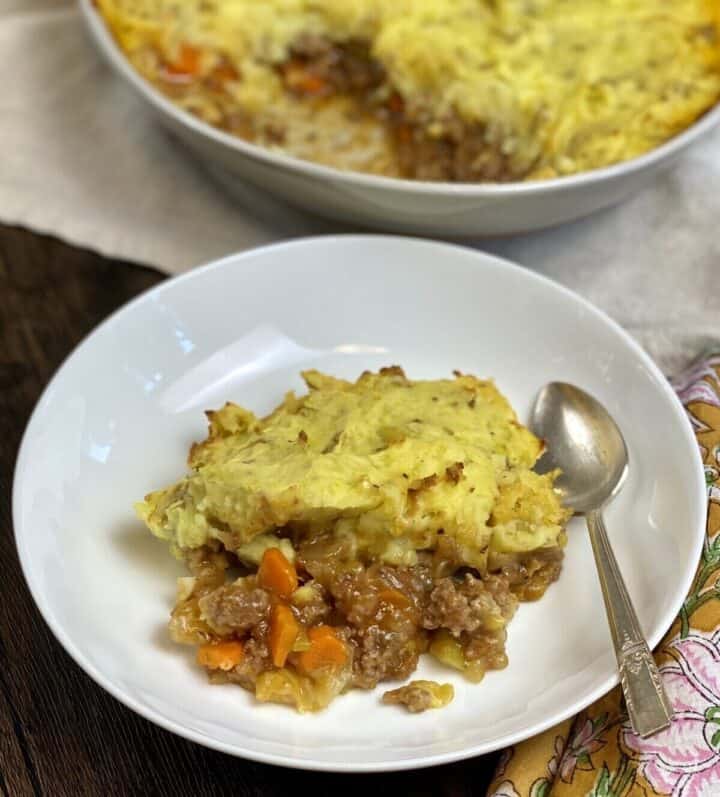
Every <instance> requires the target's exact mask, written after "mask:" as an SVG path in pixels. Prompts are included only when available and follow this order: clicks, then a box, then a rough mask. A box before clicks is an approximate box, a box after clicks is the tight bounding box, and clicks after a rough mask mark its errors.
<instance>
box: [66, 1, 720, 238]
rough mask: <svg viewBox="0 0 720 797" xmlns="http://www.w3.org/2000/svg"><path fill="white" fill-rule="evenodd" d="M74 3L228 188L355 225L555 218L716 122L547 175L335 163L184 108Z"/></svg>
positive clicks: (630, 188) (718, 112)
mask: <svg viewBox="0 0 720 797" xmlns="http://www.w3.org/2000/svg"><path fill="white" fill-rule="evenodd" d="M80 7H81V9H82V11H83V13H84V17H85V19H86V21H87V23H88V26H89V29H90V32H91V33H92V36H93V38H94V39H95V41H96V43H97V44H98V46H99V48H100V50H101V51H102V53H103V54H104V56H105V57H106V58H107V60H108V61H109V63H110V64H111V65H112V66H113V67H114V69H115V70H116V71H117V72H118V73H119V74H120V75H122V76H123V77H124V78H125V79H126V80H127V81H128V82H129V83H130V85H132V86H133V87H134V88H135V90H136V91H137V92H138V93H139V94H140V96H141V97H143V99H144V100H145V101H146V102H147V104H148V107H149V108H151V109H152V110H153V111H154V112H155V113H156V115H157V116H158V118H159V120H160V121H161V122H162V123H163V124H164V125H165V126H166V127H168V128H169V129H170V130H171V131H173V132H174V133H176V134H177V135H178V136H179V137H180V138H181V139H182V140H183V141H184V142H185V143H186V144H187V145H188V146H189V147H190V148H191V149H192V150H193V151H194V152H195V153H196V154H197V155H198V156H199V157H200V159H201V160H202V161H203V162H204V163H205V164H206V166H207V167H208V168H209V169H210V170H211V171H212V172H213V173H214V174H215V175H216V176H217V177H218V178H219V179H220V180H221V181H222V182H223V183H224V184H225V185H226V186H227V187H228V188H229V189H230V190H231V191H232V189H233V186H237V185H238V184H240V185H241V184H242V183H243V182H245V181H249V182H251V183H253V184H255V185H257V186H259V187H261V188H263V189H265V190H267V191H269V192H270V193H272V194H274V195H276V196H278V197H280V198H282V199H284V200H286V201H288V202H290V203H292V204H294V205H297V206H299V207H302V208H306V209H308V210H312V211H316V212H317V213H320V214H322V215H325V216H329V217H332V218H337V219H341V220H343V221H346V222H351V223H352V224H354V225H367V226H370V227H375V228H378V229H384V230H390V231H394V232H414V233H420V234H424V235H473V236H487V235H504V234H510V233H518V232H527V231H530V230H537V229H541V228H544V227H550V226H553V225H556V224H561V223H563V222H566V221H570V220H572V219H577V218H580V217H582V216H586V215H588V214H589V213H592V212H593V211H596V210H599V209H601V208H605V207H609V206H611V205H614V204H616V203H618V202H620V201H621V200H623V199H625V198H626V197H627V196H629V195H630V194H632V193H633V192H635V191H637V190H639V189H640V188H642V187H643V186H645V185H647V184H648V183H649V182H651V181H652V179H653V178H654V177H655V175H656V174H657V173H658V172H660V171H661V170H663V169H666V168H668V167H669V166H670V165H671V164H673V163H674V162H675V161H676V160H677V158H678V157H679V156H680V155H681V154H682V152H683V151H684V150H685V149H687V147H688V146H690V144H692V143H693V142H694V141H696V140H697V139H699V138H700V137H701V136H703V135H704V134H705V133H708V132H709V131H710V130H712V128H713V127H714V126H715V125H716V124H718V122H720V106H716V107H715V108H714V109H712V110H711V111H709V112H708V113H707V114H705V116H703V117H702V118H701V119H700V120H699V121H698V122H696V123H695V124H694V125H693V126H692V127H690V128H688V129H687V130H686V131H685V132H683V133H682V134H680V135H678V136H676V137H675V138H673V139H671V140H670V141H668V142H667V143H665V144H663V145H662V146H660V147H658V148H657V149H655V150H653V151H652V152H649V153H648V154H646V155H643V156H642V157H639V158H635V159H633V160H630V161H627V162H626V163H621V164H619V165H616V166H610V167H608V168H604V169H597V170H595V171H592V172H586V173H584V174H579V175H575V176H570V177H562V178H559V179H554V180H540V181H535V182H526V183H509V184H504V185H500V184H498V185H493V184H471V183H430V182H423V181H418V180H399V179H395V178H389V177H376V176H374V175H367V174H359V173H355V172H344V171H340V170H338V169H333V168H329V167H326V166H320V165H318V164H315V163H311V162H309V161H303V160H300V159H298V158H293V157H290V156H287V155H282V154H278V153H275V152H270V151H268V150H266V149H264V148H262V147H259V146H256V145H254V144H250V143H248V142H246V141H243V140H242V139H239V138H237V137H235V136H232V135H229V134H228V133H224V132H222V131H221V130H218V129H216V128H214V127H212V126H211V125H208V124H206V123H205V122H202V121H200V120H199V119H198V118H197V117H195V116H193V115H192V114H190V113H187V112H185V111H183V110H182V109H180V108H179V107H178V106H176V105H174V104H173V103H172V102H170V101H169V100H168V99H166V98H165V97H164V96H163V95H162V94H161V93H160V92H159V91H157V90H156V89H155V88H154V87H153V86H152V85H151V84H150V83H148V82H147V81H146V80H145V79H144V78H142V77H141V76H140V75H139V74H138V73H137V72H136V71H135V69H134V68H133V67H132V66H131V65H130V63H129V62H128V61H127V59H126V58H125V56H124V55H123V53H122V51H121V50H120V49H119V47H118V46H117V44H116V43H115V40H114V39H113V37H112V35H111V34H110V33H109V31H108V29H107V27H106V26H105V23H104V21H103V20H102V17H101V16H100V15H99V13H98V11H97V10H96V9H95V8H94V6H93V5H92V2H91V0H80Z"/></svg>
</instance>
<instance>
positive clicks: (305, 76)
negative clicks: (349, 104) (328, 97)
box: [283, 59, 330, 96]
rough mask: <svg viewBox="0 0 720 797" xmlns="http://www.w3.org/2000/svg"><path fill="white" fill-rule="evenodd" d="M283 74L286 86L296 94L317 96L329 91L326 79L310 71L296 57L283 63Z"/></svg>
mask: <svg viewBox="0 0 720 797" xmlns="http://www.w3.org/2000/svg"><path fill="white" fill-rule="evenodd" d="M283 74H284V77H285V84H286V85H287V87H288V88H289V89H290V90H291V91H295V92H297V93H298V94H307V95H310V96H319V95H322V94H329V93H330V86H329V84H328V83H327V81H326V80H324V79H323V78H322V77H320V75H316V74H314V73H313V72H310V71H309V70H308V69H307V67H306V66H305V64H304V63H303V62H302V61H300V60H298V59H294V60H292V61H289V62H288V63H287V64H285V66H284V68H283Z"/></svg>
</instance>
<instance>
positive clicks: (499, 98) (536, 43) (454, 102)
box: [97, 0, 720, 180]
mask: <svg viewBox="0 0 720 797" xmlns="http://www.w3.org/2000/svg"><path fill="white" fill-rule="evenodd" d="M97 3H98V6H99V8H100V10H101V11H102V13H103V14H104V15H105V17H106V19H107V20H108V22H109V24H110V27H111V28H112V30H113V31H114V33H115V35H116V37H117V39H118V41H119V42H120V44H121V46H122V47H123V48H124V50H125V51H126V53H127V54H128V55H129V57H130V58H131V60H132V61H133V63H134V64H135V65H136V67H138V68H139V69H140V70H141V71H142V72H143V73H144V74H145V75H146V76H147V77H149V78H150V79H151V80H153V81H154V82H156V83H157V84H159V85H160V86H161V87H163V88H165V89H166V90H167V91H168V93H170V94H171V96H173V97H174V98H175V99H176V100H177V101H178V102H180V103H181V104H183V105H184V106H185V107H187V108H188V109H189V110H191V111H193V112H195V113H197V114H199V115H201V116H202V117H203V118H205V119H206V120H207V121H210V122H211V123H214V124H218V125H220V126H222V127H226V128H227V129H230V130H231V131H233V132H236V133H237V134H239V135H242V136H244V137H246V138H250V139H251V140H255V141H258V143H261V144H264V145H266V146H270V147H276V148H280V149H284V150H286V151H289V152H291V153H292V154H296V155H299V156H300V157H309V158H312V159H315V160H319V161H321V162H326V163H330V164H331V165H336V166H340V167H341V168H342V167H344V168H356V169H362V170H369V171H378V172H381V173H387V174H396V175H401V176H410V177H419V178H427V179H450V180H452V179H462V180H508V179H536V178H541V177H551V176H558V175H565V174H572V173H575V172H580V171H586V170H589V169H593V168H597V167H600V166H605V165H608V164H611V163H616V162H619V161H623V160H626V159H628V158H632V157H634V156H636V155H639V154H641V153H643V152H647V151H648V150H650V149H652V148H654V147H656V146H658V145H659V144H661V143H662V142H664V141H666V140H667V139H668V138H670V137H672V136H673V135H675V134H676V133H678V132H680V131H681V130H683V129H685V128H686V127H688V126H689V125H690V124H692V123H693V122H694V121H695V120H696V119H697V118H698V117H699V116H700V115H702V114H703V113H704V112H705V111H706V110H708V108H710V107H711V106H712V105H714V104H715V103H716V102H717V101H718V99H719V98H720V5H718V4H717V2H715V0H583V2H576V0H393V2H387V1H386V0H266V2H256V1H255V0H183V1H182V2H180V1H179V0H97ZM348 48H349V49H348ZM359 61H363V62H364V63H365V67H366V69H365V77H364V78H363V79H361V78H360V77H358V75H360V71H359V70H358V69H357V68H356V67H357V65H358V62H359ZM348 63H349V64H350V67H348ZM348 75H350V78H349V79H348ZM348 98H351V99H352V102H349V101H348ZM308 103H309V105H310V107H311V108H312V113H311V114H309V113H308ZM241 117H242V118H241ZM313 127H314V135H313ZM320 128H322V129H320ZM343 131H344V133H345V138H346V139H347V138H348V137H349V138H350V140H352V142H353V144H354V146H349V145H347V144H345V143H343V142H344V140H343V136H342V133H343ZM353 149H356V150H357V149H360V150H361V153H360V154H358V153H357V152H356V153H355V154H353ZM428 158H429V159H430V160H431V161H432V163H431V164H429V165H428V164H427V163H424V161H426V160H427V159H428Z"/></svg>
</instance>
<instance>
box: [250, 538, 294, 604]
mask: <svg viewBox="0 0 720 797" xmlns="http://www.w3.org/2000/svg"><path fill="white" fill-rule="evenodd" d="M258 583H259V584H260V586H261V587H265V589H269V590H270V591H271V592H274V593H275V594H276V595H277V596H278V597H280V598H289V597H290V596H291V595H292V594H293V592H295V590H296V589H297V586H298V577H297V573H296V572H295V568H294V567H293V564H292V562H288V560H287V559H286V558H285V555H284V554H283V552H282V551H281V550H280V549H279V548H268V549H267V550H266V551H265V553H264V554H263V558H262V559H261V561H260V567H259V568H258Z"/></svg>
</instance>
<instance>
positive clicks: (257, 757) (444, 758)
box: [12, 234, 707, 772]
mask: <svg viewBox="0 0 720 797" xmlns="http://www.w3.org/2000/svg"><path fill="white" fill-rule="evenodd" d="M328 239H330V240H333V239H341V240H343V241H344V242H346V243H347V244H352V243H353V242H358V241H362V240H367V239H372V240H376V241H380V242H382V241H383V240H388V241H397V240H398V239H404V240H406V241H409V242H415V243H422V244H425V245H430V246H435V247H438V248H440V249H445V250H460V251H462V252H463V253H467V252H468V251H469V250H468V249H467V247H462V246H458V245H455V244H445V243H438V242H431V241H427V240H424V239H422V238H417V237H410V236H395V235H352V234H351V235H333V236H312V237H307V238H299V239H294V240H290V241H283V242H280V243H275V244H270V245H267V246H261V247H257V248H255V249H250V250H248V251H246V252H242V253H239V254H233V255H228V256H226V257H223V258H221V259H220V260H216V261H213V262H212V263H209V264H207V265H205V266H200V267H198V268H196V269H193V270H192V271H189V272H186V273H185V274H181V275H179V276H176V277H172V278H171V279H168V280H166V281H164V282H162V283H160V284H159V285H157V286H155V287H153V288H150V289H149V290H147V291H145V292H143V293H141V294H140V295H139V296H137V297H135V298H134V299H132V300H131V301H130V302H128V303H126V304H125V305H123V306H122V307H120V308H118V309H117V310H116V311H115V312H113V313H112V314H111V315H110V316H109V317H108V318H106V319H105V320H104V321H103V322H102V323H101V324H99V325H98V326H97V327H96V328H95V329H94V330H93V331H92V332H90V334H89V335H88V336H87V337H86V338H85V339H84V340H83V341H81V342H80V343H79V344H78V346H76V347H75V349H73V351H71V352H70V354H69V355H68V356H67V357H66V359H65V360H64V362H63V363H62V365H61V366H60V367H59V368H58V370H57V371H56V373H55V375H54V376H53V377H52V379H51V380H50V382H49V383H48V385H47V387H46V388H45V390H44V391H43V393H42V395H41V396H40V398H39V400H38V402H37V405H36V407H35V409H34V410H33V412H32V414H31V416H30V419H29V421H28V424H27V427H26V429H25V433H24V435H23V439H22V442H21V444H20V449H19V453H18V458H17V462H16V465H15V474H14V483H13V497H12V506H13V527H14V535H15V545H16V547H17V551H18V556H19V559H20V565H21V568H22V571H23V575H24V577H25V581H26V583H27V584H28V587H29V589H30V593H31V595H32V597H33V600H34V601H35V604H36V606H37V607H38V609H39V611H40V614H41V615H42V617H43V619H44V620H45V622H46V623H47V624H48V626H49V627H50V629H51V631H52V632H53V634H54V635H55V637H56V638H57V639H58V641H59V642H60V643H61V645H62V646H63V647H64V648H65V650H66V651H67V653H68V654H69V655H70V656H71V657H72V659H73V660H74V661H75V663H76V664H78V665H79V666H80V667H81V669H83V670H84V671H85V672H86V673H87V674H88V675H89V676H90V677H91V678H92V679H93V680H94V681H95V682H96V683H97V684H98V685H99V686H101V687H102V688H103V689H105V690H106V691H107V692H109V693H110V694H111V695H112V696H113V697H114V698H116V699H117V700H119V701H120V702H121V703H123V704H124V705H125V706H127V707H128V708H129V709H131V710H132V711H134V712H136V713H137V714H139V715H140V716H142V717H144V718H145V719H148V720H150V721H151V722H153V723H155V724H156V725H159V726H160V727H162V728H164V729H165V730H168V731H171V732H173V733H175V734H177V735H179V736H181V737H184V738H186V739H189V740H191V741H193V742H197V743H198V744H201V745H203V746H205V747H210V748H212V749H215V750H219V751H221V752H224V753H229V754H231V755H235V756H240V757H242V758H247V759H250V760H253V761H260V762H262V763H267V764H276V765H279V766H286V767H291V768H294V769H308V770H317V771H327V772H389V771H397V770H406V769H419V768H422V767H429V766H437V765H440V764H446V763H451V762H453V761H460V760H464V759H467V758H472V757H473V756H477V755H482V754H485V753H489V752H493V751H495V750H498V749H501V748H504V747H507V746H509V745H513V744H516V743H518V742H521V741H523V740H525V739H527V738H529V737H531V736H535V735H537V734H539V733H542V732H543V731H544V730H546V729H547V728H550V727H552V726H553V725H556V724H558V723H559V722H562V721H563V720H565V719H568V718H569V717H572V716H574V715H575V714H577V713H578V712H579V711H582V710H583V709H584V708H586V707H587V706H589V705H591V704H592V703H593V702H595V701H596V700H597V699H598V698H600V697H602V696H603V695H604V694H606V693H607V692H609V691H610V689H612V688H613V687H614V686H616V685H617V683H618V682H619V678H618V675H617V674H614V675H612V676H611V677H609V678H607V679H606V680H605V681H604V682H603V683H601V684H600V685H599V686H597V687H596V688H595V689H593V690H591V691H590V692H588V693H587V694H586V695H585V696H584V697H582V698H581V699H578V700H577V701H575V702H574V703H572V704H570V705H568V706H565V707H564V708H562V709H560V710H558V711H556V712H554V713H552V714H550V715H548V716H547V717H546V718H545V719H544V720H543V721H542V722H536V723H534V724H532V725H530V726H528V727H527V728H525V729H524V730H522V731H516V732H513V733H507V734H505V735H503V736H499V737H497V738H495V739H494V740H492V742H485V743H482V744H480V745H473V746H468V747H466V748H463V749H461V750H454V751H451V752H448V753H441V754H431V755H425V756H420V757H417V758H409V759H403V760H401V761H397V762H386V761H383V762H377V761H369V762H354V763H350V764H345V763H342V762H329V761H326V760H324V759H322V758H317V759H310V758H307V759H303V760H302V761H298V760H295V759H289V758H288V757H286V756H284V755H276V754H266V753H261V752H258V751H256V750H254V749H253V748H251V747H242V746H240V745H234V744H227V743H224V742H221V741H219V740H217V739H213V738H212V737H209V736H206V735H204V734H201V733H197V732H195V731H192V730H190V729H188V728H186V727H185V726H183V725H182V724H180V723H179V722H176V721H174V720H172V719H169V718H168V717H166V716H164V715H163V714H162V713H161V712H159V711H156V710H153V709H151V708H150V707H148V706H146V705H144V704H142V703H140V702H139V701H137V700H135V699H133V698H132V697H130V696H129V695H127V694H126V693H125V692H124V691H123V690H122V689H121V688H119V687H118V686H116V685H115V684H114V683H113V682H112V681H111V680H110V679H109V678H107V677H106V676H105V675H104V674H103V673H102V671H101V670H100V669H99V668H97V667H96V666H95V665H93V664H92V663H91V662H90V661H89V660H88V658H87V657H86V656H85V655H84V653H83V651H82V650H81V649H80V647H79V646H77V645H76V644H75V643H74V642H73V641H72V639H71V638H70V637H69V636H68V635H67V634H66V633H65V631H64V630H63V628H62V626H61V624H60V623H59V622H56V621H55V620H54V617H53V614H52V612H50V611H49V608H48V606H47V605H46V603H45V601H44V600H43V598H42V592H41V589H40V586H39V585H38V584H36V583H35V581H34V580H33V577H32V575H31V573H32V569H31V568H30V565H29V554H28V552H27V549H26V548H25V545H24V543H23V538H24V537H25V536H26V534H27V532H26V531H25V530H24V529H22V528H19V518H21V517H22V512H21V507H20V490H19V486H18V485H19V480H18V474H20V473H21V472H23V471H24V470H25V469H26V468H27V466H28V463H27V462H26V459H27V448H28V447H29V444H28V440H29V439H30V437H31V435H32V430H33V425H34V421H35V417H36V415H37V414H39V412H40V411H41V410H42V409H43V408H44V406H45V404H46V403H47V402H48V401H49V400H50V397H51V395H52V393H53V389H54V387H55V385H56V384H57V383H58V382H59V381H60V380H61V379H62V376H63V372H64V370H65V368H66V367H67V366H68V364H69V362H70V360H71V359H72V358H73V357H74V356H75V355H77V354H78V353H79V352H81V351H82V350H84V349H85V348H86V347H87V346H91V345H92V344H93V341H94V339H95V337H96V336H97V335H99V334H100V332H101V331H102V330H104V329H105V328H106V327H108V326H110V325H112V324H113V323H115V321H116V320H117V319H118V318H119V317H120V316H121V315H123V314H124V313H126V312H129V311H130V310H131V309H132V308H133V307H134V306H135V305H137V304H140V303H143V302H147V301H152V300H153V299H156V298H158V297H160V296H161V295H162V294H163V293H164V292H165V291H167V290H168V289H170V288H172V287H173V286H175V285H177V284H178V283H184V282H192V281H193V280H196V279H200V278H202V276H203V275H204V274H205V273H207V272H209V271H213V270H216V269H222V268H225V267H227V266H230V265H231V264H232V267H233V268H235V269H239V268H242V266H243V262H244V261H245V260H246V259H249V258H254V257H256V256H257V255H258V254H268V255H270V254H272V253H273V252H276V251H279V250H282V249H287V248H293V247H298V246H308V245H312V242H313V241H315V240H325V241H327V240H328ZM478 254H479V255H481V256H482V259H485V260H489V261H491V262H494V263H495V264H497V265H499V266H502V267H503V268H507V269H511V270H514V271H516V272H522V274H523V278H524V279H527V280H530V281H535V282H541V283H544V284H549V285H550V286H552V288H553V289H555V290H557V291H558V292H560V293H561V294H563V295H564V296H565V297H566V298H567V299H568V300H570V301H572V302H578V303H580V304H581V305H582V307H583V308H584V310H585V311H586V312H587V313H588V314H590V315H593V316H595V317H596V318H599V319H600V320H602V321H603V322H604V323H605V324H606V325H607V326H609V327H610V328H612V329H613V330H614V331H615V332H616V333H617V334H619V335H620V337H621V338H622V339H623V340H624V342H625V343H626V344H627V345H628V346H629V347H630V348H631V350H632V351H633V353H634V354H635V355H636V356H637V358H638V359H639V360H640V361H641V362H642V364H643V366H644V367H645V368H647V369H648V371H649V372H650V373H651V374H652V375H653V377H654V378H655V381H656V384H657V386H658V388H659V389H660V390H661V391H662V392H663V393H664V394H665V396H666V398H668V399H669V401H670V402H671V404H672V405H673V406H674V408H675V410H676V412H677V420H678V423H679V424H681V426H682V427H683V434H684V437H685V439H686V441H687V442H688V444H689V446H690V448H691V449H695V450H696V449H697V441H696V440H695V436H694V434H693V431H692V427H691V426H690V424H689V423H688V421H687V418H686V413H685V409H684V407H683V406H682V404H681V402H680V400H679V399H678V397H677V395H676V394H675V392H674V390H673V389H672V387H671V386H670V384H669V382H668V381H667V380H666V379H665V377H664V376H663V374H662V373H661V371H660V370H659V368H658V367H657V365H656V364H655V363H654V361H653V360H652V359H651V358H650V356H649V355H648V354H646V353H645V351H644V350H643V349H642V348H641V347H640V345H639V344H638V343H637V342H636V341H635V340H634V339H633V338H632V337H631V336H630V335H629V334H628V333H627V332H626V331H625V330H624V329H623V328H622V327H621V326H620V325H619V324H617V323H616V322H615V321H613V320H612V319H611V318H610V317H609V316H608V315H606V314H605V313H604V312H602V311H601V310H599V309H598V308H597V307H595V306H594V305H593V304H591V303H590V302H589V301H587V300H586V299H584V298H583V297H582V296H580V295H579V294H576V293H574V292H573V291H571V290H570V289H568V288H566V287H565V286H563V285H561V284H559V283H557V282H555V281H554V280H551V279H548V278H547V277H544V276H542V275H540V274H537V273H535V272H533V271H530V270H528V269H526V268H524V267H522V266H518V265H516V264H514V263H512V262H510V261H508V260H505V259H503V258H499V257H495V256H494V255H489V254H487V253H485V252H481V253H480V252H479V253H478ZM479 266H480V264H479ZM480 267H481V266H480ZM696 461H697V465H696V468H695V479H694V481H695V485H694V491H695V498H694V501H696V502H697V505H698V506H699V507H702V508H703V510H704V508H705V507H706V506H707V496H706V488H705V477H704V471H703V468H702V462H701V460H700V457H699V456H698V457H697V460H696ZM699 517H700V518H701V520H700V522H699V524H698V526H697V528H695V529H691V530H690V531H689V534H692V547H691V553H692V555H691V556H690V557H689V558H688V559H687V562H688V564H687V565H686V567H685V568H684V571H683V573H682V576H681V578H679V580H678V584H679V586H678V588H677V596H676V598H675V600H674V601H673V602H672V603H671V605H670V608H668V610H667V611H666V612H665V614H664V615H663V616H662V618H661V620H660V621H658V623H657V626H656V630H655V632H654V633H653V634H652V635H651V636H649V637H648V643H649V645H650V647H651V648H654V647H656V646H657V644H658V643H659V642H660V640H661V639H662V637H663V636H664V634H665V632H666V631H667V629H668V628H669V627H670V626H671V625H672V623H673V621H674V620H675V617H676V616H677V614H678V612H679V611H680V608H681V606H682V604H683V602H684V600H685V596H686V594H687V591H688V590H689V588H690V586H691V584H692V581H693V579H694V576H695V571H696V566H697V562H698V560H699V558H700V553H701V551H702V547H703V542H704V539H705V523H704V517H705V512H704V511H702V512H700V513H699Z"/></svg>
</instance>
